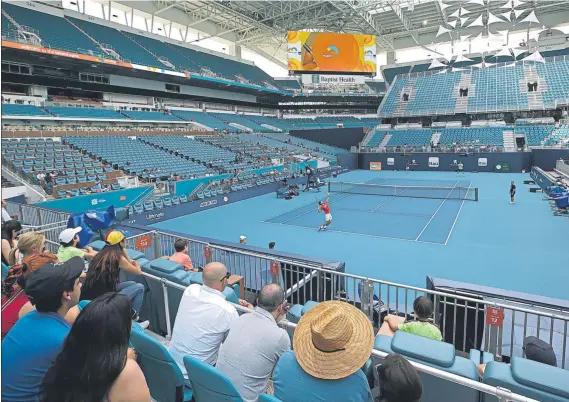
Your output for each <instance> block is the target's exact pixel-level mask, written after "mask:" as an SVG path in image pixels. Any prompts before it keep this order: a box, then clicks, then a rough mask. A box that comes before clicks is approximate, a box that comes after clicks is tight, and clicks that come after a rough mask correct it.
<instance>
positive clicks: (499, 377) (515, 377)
mask: <svg viewBox="0 0 569 402" xmlns="http://www.w3.org/2000/svg"><path fill="white" fill-rule="evenodd" d="M484 383H485V384H488V385H492V386H494V387H502V388H505V389H508V390H510V391H512V392H513V393H516V394H521V395H524V396H526V397H529V398H532V399H536V400H538V401H543V402H559V401H568V400H569V387H568V384H569V371H567V370H564V369H562V368H558V367H553V366H549V365H547V364H543V363H539V362H536V361H532V360H528V359H524V358H522V357H517V356H514V357H512V361H511V365H510V364H506V363H499V362H494V361H491V362H489V363H488V364H487V365H486V370H484ZM483 399H484V402H494V401H498V399H497V398H496V397H494V396H490V395H487V394H484V398H483Z"/></svg>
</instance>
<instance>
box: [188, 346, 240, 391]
mask: <svg viewBox="0 0 569 402" xmlns="http://www.w3.org/2000/svg"><path fill="white" fill-rule="evenodd" d="M184 366H185V367H186V371H187V372H188V378H189V379H190V383H191V384H192V390H193V393H194V400H195V402H228V401H232V402H243V399H242V398H241V395H239V392H237V390H236V389H235V387H234V386H233V384H232V383H231V381H229V379H228V378H227V377H226V376H224V375H223V374H221V372H220V371H219V370H218V369H216V368H215V367H213V366H211V365H209V364H207V363H204V362H202V361H200V360H198V359H196V358H195V357H192V356H185V357H184Z"/></svg>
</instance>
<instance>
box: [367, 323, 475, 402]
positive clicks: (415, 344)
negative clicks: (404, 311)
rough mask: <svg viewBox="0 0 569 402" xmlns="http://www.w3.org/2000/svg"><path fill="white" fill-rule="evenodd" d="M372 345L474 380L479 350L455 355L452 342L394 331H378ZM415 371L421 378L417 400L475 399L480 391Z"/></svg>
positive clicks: (466, 401) (438, 401)
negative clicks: (467, 357)
mask: <svg viewBox="0 0 569 402" xmlns="http://www.w3.org/2000/svg"><path fill="white" fill-rule="evenodd" d="M374 349H377V350H380V351H382V352H386V353H390V354H391V353H399V354H401V355H403V356H404V357H405V358H407V359H409V360H414V361H416V362H419V363H422V364H426V365H428V366H431V367H435V368H437V369H439V370H443V371H446V372H449V373H452V374H455V375H459V376H461V377H464V378H468V379H471V380H474V381H477V380H478V373H477V371H476V366H477V364H478V363H480V360H479V356H480V355H479V353H477V354H473V353H471V357H470V358H469V359H466V358H464V357H460V356H456V354H455V348H454V346H453V345H451V344H449V343H445V342H442V341H436V340H434V339H430V338H426V337H423V336H419V335H413V334H410V333H407V332H403V331H397V332H395V335H394V336H393V337H390V336H385V335H378V336H377V337H376V338H375V343H374ZM475 356H476V357H477V358H478V360H477V359H476V357H475ZM419 375H420V376H421V379H422V381H423V396H422V398H421V401H425V402H435V401H437V402H446V401H449V402H451V401H464V402H478V401H479V398H480V393H479V392H478V391H476V390H474V389H472V388H468V387H464V386H462V385H459V384H456V383H453V382H450V381H446V380H443V379H441V378H438V377H434V376H431V375H429V374H426V373H422V372H420V373H419Z"/></svg>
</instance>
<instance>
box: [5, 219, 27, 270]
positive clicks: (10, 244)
mask: <svg viewBox="0 0 569 402" xmlns="http://www.w3.org/2000/svg"><path fill="white" fill-rule="evenodd" d="M21 230H22V224H21V223H20V222H18V221H15V220H9V221H8V222H4V224H2V262H3V263H4V264H5V265H10V263H9V260H10V257H9V256H10V251H12V249H14V248H16V247H18V236H19V235H20V231H21ZM18 258H19V257H18V256H16V259H18Z"/></svg>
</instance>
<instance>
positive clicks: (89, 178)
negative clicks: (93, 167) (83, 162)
mask: <svg viewBox="0 0 569 402" xmlns="http://www.w3.org/2000/svg"><path fill="white" fill-rule="evenodd" d="M87 181H90V182H91V181H97V176H95V175H93V174H90V175H89V176H87Z"/></svg>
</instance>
